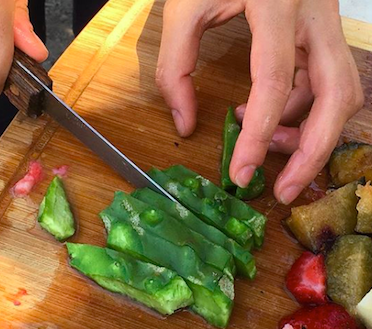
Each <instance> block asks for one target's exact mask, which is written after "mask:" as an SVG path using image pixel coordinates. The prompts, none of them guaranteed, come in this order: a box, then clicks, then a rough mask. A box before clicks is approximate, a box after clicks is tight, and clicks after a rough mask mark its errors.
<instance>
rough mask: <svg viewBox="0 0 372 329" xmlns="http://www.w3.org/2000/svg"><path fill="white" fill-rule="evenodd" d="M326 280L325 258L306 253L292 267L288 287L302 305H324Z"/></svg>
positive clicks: (288, 276) (288, 277) (287, 280)
mask: <svg viewBox="0 0 372 329" xmlns="http://www.w3.org/2000/svg"><path fill="white" fill-rule="evenodd" d="M326 279H327V277H326V269H325V265H324V256H323V255H314V254H312V253H311V252H309V251H305V252H304V253H303V254H302V255H301V256H300V258H299V259H297V260H296V261H295V263H294V264H293V265H292V268H291V270H290V271H289V273H288V275H287V279H286V286H287V289H288V290H289V291H290V292H291V293H292V295H293V296H294V297H295V298H296V299H297V301H298V302H299V303H301V304H317V305H318V304H324V303H326V302H327V295H326Z"/></svg>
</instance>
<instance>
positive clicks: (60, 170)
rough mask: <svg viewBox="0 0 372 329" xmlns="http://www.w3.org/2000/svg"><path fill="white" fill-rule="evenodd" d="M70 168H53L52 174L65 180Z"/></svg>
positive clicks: (64, 166)
mask: <svg viewBox="0 0 372 329" xmlns="http://www.w3.org/2000/svg"><path fill="white" fill-rule="evenodd" d="M68 168H69V166H68V165H63V166H60V167H56V168H53V169H52V172H53V174H54V175H56V176H59V177H60V178H64V177H66V176H67V171H68Z"/></svg>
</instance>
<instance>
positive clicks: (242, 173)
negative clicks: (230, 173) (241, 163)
mask: <svg viewBox="0 0 372 329" xmlns="http://www.w3.org/2000/svg"><path fill="white" fill-rule="evenodd" d="M255 170H256V166H254V165H248V166H245V167H243V168H242V169H240V170H239V172H238V174H237V175H236V176H235V182H236V184H237V185H238V186H239V187H242V188H244V187H247V186H248V184H249V182H250V180H251V178H252V176H253V174H254V171H255Z"/></svg>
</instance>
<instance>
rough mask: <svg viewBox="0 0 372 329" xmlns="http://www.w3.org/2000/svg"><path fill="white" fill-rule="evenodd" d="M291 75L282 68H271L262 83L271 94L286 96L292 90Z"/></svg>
mask: <svg viewBox="0 0 372 329" xmlns="http://www.w3.org/2000/svg"><path fill="white" fill-rule="evenodd" d="M292 83H293V76H292V75H291V74H288V73H287V72H286V71H283V70H273V71H271V72H270V74H269V75H268V76H267V77H265V80H264V81H263V84H264V85H265V87H266V88H267V89H268V90H269V92H270V93H272V94H273V95H278V96H280V97H285V98H288V97H289V94H290V93H291V90H292Z"/></svg>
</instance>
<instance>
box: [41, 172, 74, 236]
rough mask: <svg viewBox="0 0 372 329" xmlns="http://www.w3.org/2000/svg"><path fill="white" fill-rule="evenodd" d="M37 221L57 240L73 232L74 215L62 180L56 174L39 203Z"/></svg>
mask: <svg viewBox="0 0 372 329" xmlns="http://www.w3.org/2000/svg"><path fill="white" fill-rule="evenodd" d="M38 222H39V223H40V226H41V227H42V228H43V229H45V230H46V231H48V232H49V233H50V234H52V235H53V236H54V237H55V238H56V239H57V240H59V241H63V240H66V239H67V238H69V237H71V236H72V235H74V233H75V223H74V216H73V214H72V212H71V209H70V205H69V202H68V200H67V196H66V193H65V190H64V188H63V183H62V180H61V179H60V178H59V177H58V176H56V177H54V179H53V180H52V182H51V184H50V185H49V187H48V190H47V192H46V194H45V196H44V199H43V201H42V202H41V204H40V208H39V214H38Z"/></svg>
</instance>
